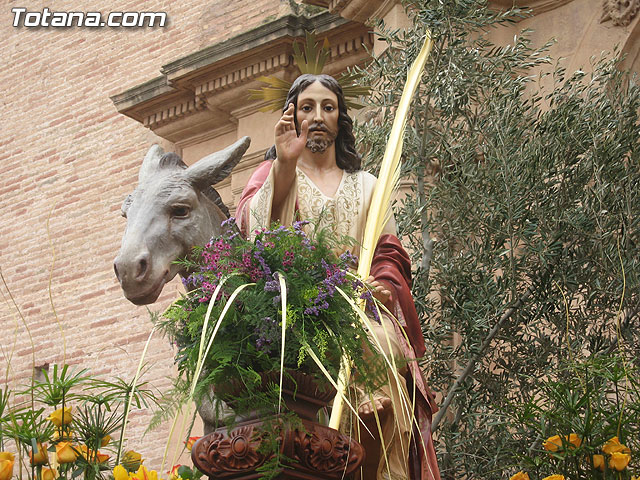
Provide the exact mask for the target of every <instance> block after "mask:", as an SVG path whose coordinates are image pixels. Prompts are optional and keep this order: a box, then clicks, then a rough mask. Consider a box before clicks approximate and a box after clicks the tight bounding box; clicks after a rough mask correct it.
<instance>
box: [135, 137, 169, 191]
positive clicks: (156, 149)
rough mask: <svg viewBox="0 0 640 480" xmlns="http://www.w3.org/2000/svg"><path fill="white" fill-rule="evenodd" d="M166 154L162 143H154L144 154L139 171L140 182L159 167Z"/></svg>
mask: <svg viewBox="0 0 640 480" xmlns="http://www.w3.org/2000/svg"><path fill="white" fill-rule="evenodd" d="M163 154H164V150H163V149H162V147H161V146H160V145H157V144H153V145H151V148H150V149H149V151H148V152H147V154H146V155H145V156H144V160H143V161H142V166H141V167H140V172H139V173H138V183H142V182H143V181H144V179H145V178H146V177H147V176H149V175H151V174H152V173H153V172H155V171H156V170H157V169H158V163H159V162H160V159H161V158H162V155H163Z"/></svg>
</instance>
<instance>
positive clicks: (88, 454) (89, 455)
mask: <svg viewBox="0 0 640 480" xmlns="http://www.w3.org/2000/svg"><path fill="white" fill-rule="evenodd" d="M78 451H79V452H80V455H82V456H83V457H84V459H85V460H87V461H88V462H94V461H96V460H97V461H98V463H104V462H106V461H107V460H109V455H106V454H104V453H100V452H98V453H95V452H94V451H93V450H91V449H90V448H89V447H87V446H86V445H80V447H78Z"/></svg>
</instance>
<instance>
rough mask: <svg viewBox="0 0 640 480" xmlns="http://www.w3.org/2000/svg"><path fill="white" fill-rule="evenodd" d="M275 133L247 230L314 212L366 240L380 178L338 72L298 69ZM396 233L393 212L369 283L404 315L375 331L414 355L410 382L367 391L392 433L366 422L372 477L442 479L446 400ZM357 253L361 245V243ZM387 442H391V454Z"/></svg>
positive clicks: (395, 351)
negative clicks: (429, 379) (438, 436)
mask: <svg viewBox="0 0 640 480" xmlns="http://www.w3.org/2000/svg"><path fill="white" fill-rule="evenodd" d="M274 136H275V142H274V146H273V147H271V149H270V150H268V151H267V153H266V154H265V161H264V162H263V163H262V164H261V165H260V166H259V167H258V168H257V169H256V171H255V172H254V174H253V176H252V177H251V179H250V180H249V183H248V184H247V186H246V187H245V189H244V191H243V193H242V197H241V199H240V202H239V204H238V209H237V212H236V217H237V219H238V220H237V221H238V223H239V226H240V228H241V230H242V231H243V233H244V234H246V235H250V234H251V232H254V231H255V230H256V229H261V228H263V227H269V225H270V224H271V222H272V221H276V220H277V221H279V222H280V223H281V224H283V225H291V224H292V223H293V221H295V220H311V221H315V223H316V224H317V227H319V228H329V229H330V230H331V231H333V233H334V234H335V236H336V238H341V237H343V236H349V237H351V238H354V239H356V240H358V241H361V240H362V237H363V231H364V228H365V224H366V219H367V214H368V211H369V204H370V202H371V196H372V192H373V189H374V186H375V183H376V178H375V177H374V176H373V175H371V174H370V173H368V172H365V171H363V170H362V169H361V163H362V158H361V156H360V155H359V153H358V152H357V151H356V148H355V138H354V135H353V122H352V120H351V118H350V116H349V115H348V113H347V106H346V103H345V99H344V94H343V92H342V88H341V87H340V85H339V83H338V82H337V81H336V80H335V79H334V78H333V77H331V76H328V75H309V74H305V75H301V76H300V77H298V78H297V79H296V80H295V82H294V83H293V85H292V87H291V89H290V90H289V93H288V95H287V100H286V103H285V105H284V109H283V113H282V116H281V117H280V119H279V121H278V122H277V123H276V126H275V135H274ZM396 235H397V234H396V226H395V220H394V219H393V218H391V219H390V220H389V221H388V222H387V224H386V226H385V227H384V230H383V233H382V235H381V236H380V239H379V240H378V244H377V247H376V250H375V254H374V258H373V263H372V266H371V277H369V279H367V283H368V284H369V285H370V286H371V287H372V289H373V292H374V295H375V296H376V298H377V299H378V300H379V301H380V302H382V303H383V304H384V305H385V306H386V307H387V309H388V310H389V311H390V312H392V313H393V314H394V315H395V319H391V318H390V317H389V316H388V315H386V314H385V315H382V316H381V318H380V323H379V324H378V323H375V322H373V323H374V330H375V331H373V332H371V334H372V335H375V336H377V337H378V340H379V341H380V344H382V345H383V346H384V347H385V349H386V348H387V346H388V343H390V344H391V350H390V351H386V352H385V353H386V354H388V355H394V356H396V357H404V358H405V359H407V360H408V362H407V364H406V366H405V367H403V368H402V370H400V372H399V373H400V374H401V378H402V379H403V380H404V382H406V384H405V385H400V386H398V385H397V382H390V383H389V385H387V386H385V387H383V388H382V389H381V390H380V391H378V392H375V394H374V396H373V403H372V402H371V399H370V397H369V396H364V398H363V399H362V401H361V403H360V405H359V408H358V413H359V416H360V417H361V418H362V419H363V420H364V421H365V423H367V424H368V425H371V426H370V427H369V430H370V431H371V432H377V431H378V429H377V427H376V422H375V414H374V410H375V411H376V412H377V414H378V417H379V419H380V422H381V424H382V439H378V438H375V439H372V438H369V439H367V438H366V437H367V435H368V434H367V433H366V432H364V433H363V434H362V437H361V439H360V440H361V443H362V444H363V446H364V447H365V449H366V452H367V458H368V461H367V463H366V465H365V467H364V473H363V474H362V480H371V479H374V478H375V479H376V480H382V479H389V480H396V479H397V480H406V479H412V480H414V479H415V480H418V479H419V480H439V479H440V473H439V470H438V465H437V461H436V455H435V450H434V447H433V442H432V438H431V417H432V414H433V413H434V412H435V411H436V410H437V407H436V405H435V401H434V398H433V395H432V393H431V392H430V391H429V389H428V387H427V385H426V382H425V380H424V377H423V374H422V371H421V370H420V367H419V365H418V362H417V361H416V360H415V359H416V358H419V357H422V356H424V354H425V352H426V349H425V343H424V337H423V335H422V330H421V328H420V323H419V320H418V316H417V313H416V309H415V305H414V303H413V298H412V296H411V263H410V259H409V256H408V255H407V253H406V251H405V250H404V249H403V247H402V245H401V243H400V241H399V239H398V238H397V236H396ZM344 249H346V247H344V248H342V250H344ZM338 250H340V249H338ZM336 253H338V254H340V253H342V251H337V252H336ZM352 253H354V254H355V255H358V253H359V252H358V246H357V245H356V246H355V248H354V251H353V252H352ZM383 324H384V325H383ZM384 330H386V331H387V332H390V333H391V334H390V335H389V333H387V334H385V333H384ZM387 336H390V337H391V341H390V342H387ZM398 388H402V389H403V390H404V393H405V395H406V394H407V392H412V393H415V395H414V396H412V398H411V401H412V404H413V405H414V412H413V416H412V417H411V418H410V416H409V415H407V412H406V410H407V409H406V408H402V406H401V405H400V402H399V396H400V392H399V391H397V389H398ZM380 442H384V445H385V450H386V455H383V454H382V449H381V448H380Z"/></svg>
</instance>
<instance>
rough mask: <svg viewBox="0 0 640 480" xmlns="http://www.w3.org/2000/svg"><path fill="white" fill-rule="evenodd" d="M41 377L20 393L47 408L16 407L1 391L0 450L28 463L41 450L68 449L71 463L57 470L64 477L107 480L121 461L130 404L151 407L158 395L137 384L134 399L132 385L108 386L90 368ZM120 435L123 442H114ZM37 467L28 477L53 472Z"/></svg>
mask: <svg viewBox="0 0 640 480" xmlns="http://www.w3.org/2000/svg"><path fill="white" fill-rule="evenodd" d="M43 375H44V380H42V381H38V382H34V383H33V385H31V386H30V387H29V388H28V389H26V390H25V391H23V392H21V393H22V394H27V395H29V396H30V397H31V398H32V399H34V400H35V399H37V400H38V401H39V402H42V403H44V404H45V405H46V408H45V407H43V408H33V407H32V405H33V403H32V402H27V404H26V406H25V403H22V404H18V405H17V406H14V405H12V400H15V396H14V395H13V394H12V393H11V392H10V391H8V390H6V391H0V440H1V441H2V444H1V445H0V450H7V451H10V452H11V451H13V452H16V453H17V456H18V458H22V459H27V460H26V461H27V462H28V459H29V458H30V454H31V453H32V452H37V451H38V450H39V449H40V448H43V449H45V450H47V451H48V452H49V453H50V454H52V456H55V455H56V454H57V449H58V448H60V449H63V447H64V449H65V450H66V451H67V454H66V455H67V456H68V458H71V459H70V460H67V461H66V462H62V463H61V464H60V465H59V466H58V467H57V472H58V475H59V476H60V477H61V478H65V479H69V478H76V477H80V476H82V477H83V478H84V479H86V480H94V479H99V478H107V477H108V473H107V472H110V471H111V470H112V469H113V466H114V465H115V463H117V461H118V459H117V458H115V457H116V456H115V455H112V453H113V452H115V451H119V446H120V444H121V443H122V442H123V438H122V433H123V431H124V411H125V409H126V407H127V405H128V403H129V401H131V402H132V404H135V405H137V406H138V408H140V406H145V407H147V406H149V405H151V404H154V403H156V401H155V397H154V395H153V394H152V392H151V391H149V390H148V389H147V388H146V384H145V382H139V383H138V385H137V386H136V390H135V392H134V393H133V395H131V390H132V388H133V387H132V384H131V383H129V382H126V381H125V380H123V379H120V378H116V379H115V380H113V381H104V380H101V379H99V378H96V377H94V376H92V375H91V374H90V373H89V372H88V370H86V369H80V370H74V369H73V367H70V366H68V365H64V366H62V367H59V366H58V365H54V366H53V367H52V372H51V374H49V373H48V372H47V371H43ZM27 398H28V397H27ZM118 433H119V434H120V435H119V437H120V438H119V439H112V438H111V437H112V436H114V437H115V436H117V434H118ZM99 450H101V451H99ZM105 452H109V453H105ZM69 456H70V457H69ZM114 462H115V463H114ZM36 463H37V465H32V469H31V475H30V477H29V478H32V479H35V478H39V477H40V475H41V469H42V468H43V467H49V468H51V465H50V464H49V460H48V459H47V458H45V459H44V460H42V461H40V462H39V463H38V462H36Z"/></svg>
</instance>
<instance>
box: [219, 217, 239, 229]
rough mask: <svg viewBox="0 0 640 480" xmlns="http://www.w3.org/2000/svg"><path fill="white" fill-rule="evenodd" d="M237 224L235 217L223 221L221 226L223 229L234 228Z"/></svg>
mask: <svg viewBox="0 0 640 480" xmlns="http://www.w3.org/2000/svg"><path fill="white" fill-rule="evenodd" d="M235 223H236V218H235V217H229V218H227V219H226V220H223V221H222V223H221V224H220V226H221V227H222V228H224V227H226V226H231V227H232V226H233V225H234V224H235Z"/></svg>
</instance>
